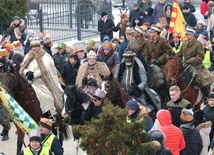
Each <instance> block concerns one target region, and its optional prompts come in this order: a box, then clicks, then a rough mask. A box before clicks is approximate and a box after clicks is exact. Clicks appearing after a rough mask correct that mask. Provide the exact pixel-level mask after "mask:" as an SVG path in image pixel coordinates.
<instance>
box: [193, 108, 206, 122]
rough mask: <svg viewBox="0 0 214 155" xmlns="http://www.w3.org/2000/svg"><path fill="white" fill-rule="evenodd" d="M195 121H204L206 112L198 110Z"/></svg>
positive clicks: (195, 113) (194, 115)
mask: <svg viewBox="0 0 214 155" xmlns="http://www.w3.org/2000/svg"><path fill="white" fill-rule="evenodd" d="M193 117H194V120H197V121H202V120H203V119H204V111H203V110H196V111H195V112H194V114H193Z"/></svg>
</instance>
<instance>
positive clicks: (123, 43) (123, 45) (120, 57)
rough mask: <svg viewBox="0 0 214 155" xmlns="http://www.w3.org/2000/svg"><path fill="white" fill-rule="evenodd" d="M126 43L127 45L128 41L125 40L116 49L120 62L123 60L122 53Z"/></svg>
mask: <svg viewBox="0 0 214 155" xmlns="http://www.w3.org/2000/svg"><path fill="white" fill-rule="evenodd" d="M128 43H129V41H128V40H126V39H125V40H124V41H123V42H122V43H121V44H120V46H119V49H118V57H119V59H120V62H121V61H122V59H123V53H124V52H125V50H126V47H127V46H128Z"/></svg>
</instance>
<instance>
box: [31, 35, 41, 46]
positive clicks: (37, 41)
mask: <svg viewBox="0 0 214 155" xmlns="http://www.w3.org/2000/svg"><path fill="white" fill-rule="evenodd" d="M29 40H30V46H32V45H41V43H40V39H39V37H31V38H29Z"/></svg>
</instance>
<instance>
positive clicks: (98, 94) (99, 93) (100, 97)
mask: <svg viewBox="0 0 214 155" xmlns="http://www.w3.org/2000/svg"><path fill="white" fill-rule="evenodd" d="M93 97H94V98H96V99H97V100H99V101H103V100H104V99H105V97H106V94H105V92H104V91H102V90H101V89H100V88H97V89H96V91H95V94H94V95H93Z"/></svg>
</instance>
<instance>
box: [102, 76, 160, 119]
mask: <svg viewBox="0 0 214 155" xmlns="http://www.w3.org/2000/svg"><path fill="white" fill-rule="evenodd" d="M101 89H102V90H103V91H105V92H106V100H108V101H110V103H111V104H113V105H115V106H119V107H121V108H125V107H126V102H127V101H129V100H130V99H133V98H132V97H131V96H129V95H128V94H127V93H126V92H125V91H124V90H123V89H122V87H121V86H120V84H119V82H118V81H117V80H116V79H115V78H114V77H113V75H112V74H111V75H110V76H109V77H107V78H104V79H103V82H102V84H101ZM147 109H148V114H149V116H150V117H151V118H152V120H153V121H154V120H155V118H156V112H155V111H154V110H151V109H150V108H149V107H147Z"/></svg>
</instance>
